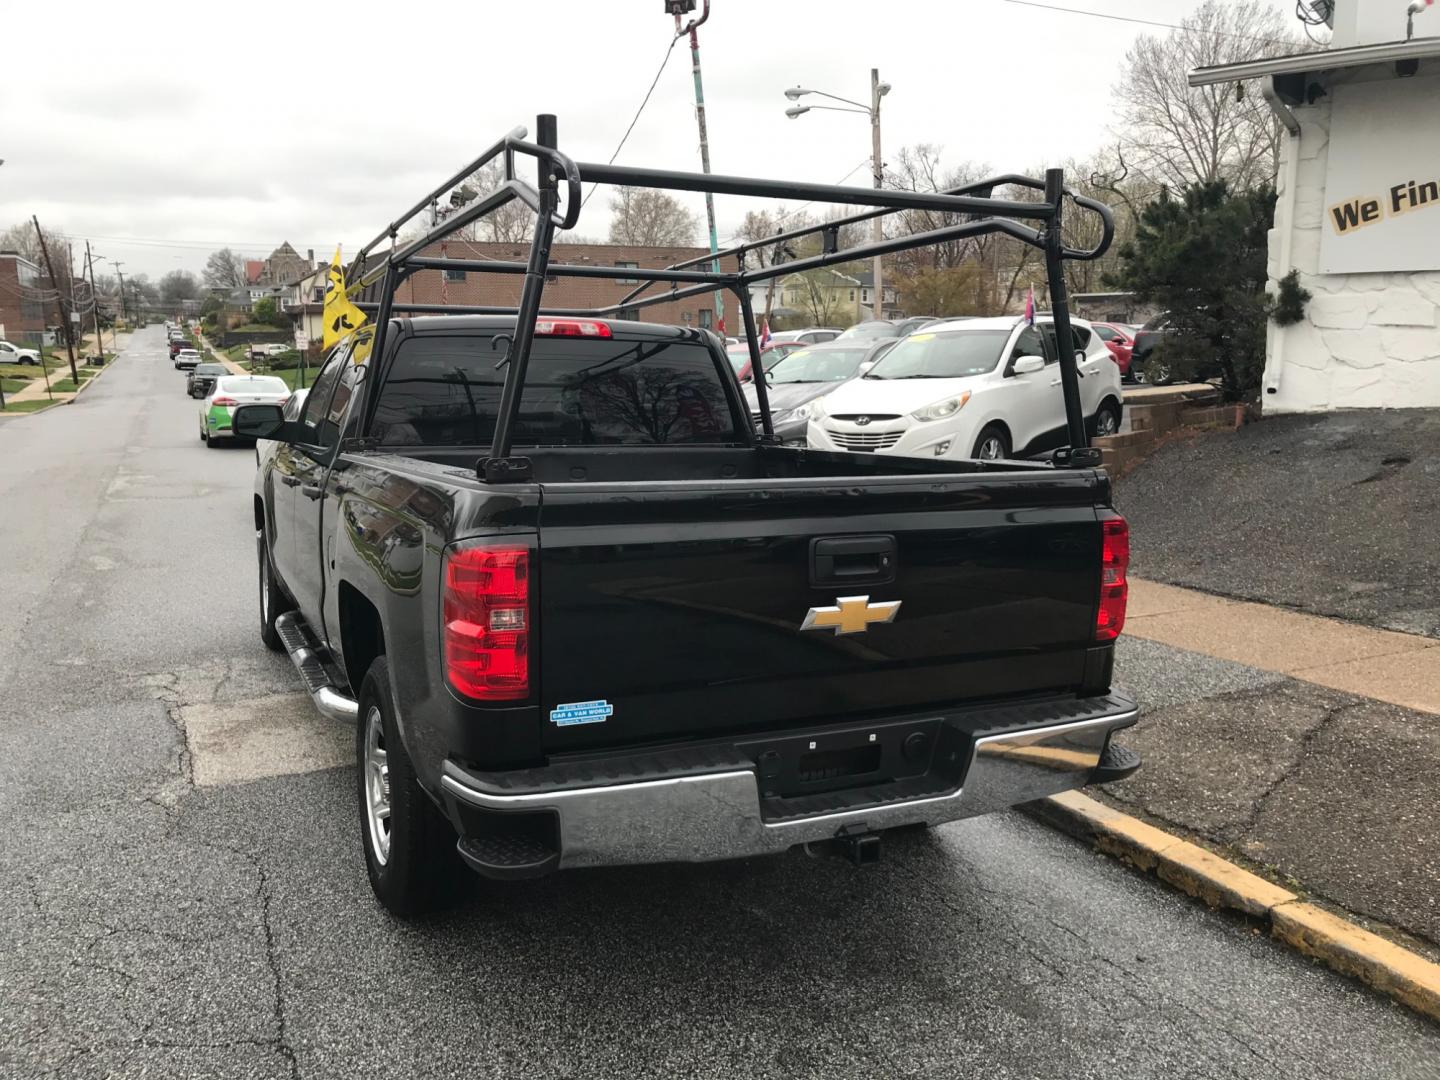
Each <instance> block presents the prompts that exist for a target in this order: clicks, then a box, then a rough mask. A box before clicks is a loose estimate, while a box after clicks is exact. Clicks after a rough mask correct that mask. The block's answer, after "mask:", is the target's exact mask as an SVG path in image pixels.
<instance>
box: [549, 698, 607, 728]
mask: <svg viewBox="0 0 1440 1080" xmlns="http://www.w3.org/2000/svg"><path fill="white" fill-rule="evenodd" d="M614 714H615V707H614V706H613V705H611V704H610V703H609V702H608V701H603V700H602V701H572V702H570V703H569V704H568V705H556V706H555V708H553V709H551V710H550V720H551V722H552V723H554V724H555V725H556V726H558V727H574V726H575V725H576V724H603V723H604V722H605V721H606V720H608V719H610V717H611V716H613V715H614Z"/></svg>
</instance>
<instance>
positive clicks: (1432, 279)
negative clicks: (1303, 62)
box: [1262, 98, 1440, 414]
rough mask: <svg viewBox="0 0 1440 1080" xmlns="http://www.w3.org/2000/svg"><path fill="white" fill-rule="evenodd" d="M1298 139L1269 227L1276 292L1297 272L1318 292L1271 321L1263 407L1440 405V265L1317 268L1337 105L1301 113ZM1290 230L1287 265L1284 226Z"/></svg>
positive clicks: (1290, 143) (1286, 151)
mask: <svg viewBox="0 0 1440 1080" xmlns="http://www.w3.org/2000/svg"><path fill="white" fill-rule="evenodd" d="M1294 111H1295V116H1296V118H1297V119H1298V120H1299V121H1300V124H1301V133H1300V138H1299V139H1298V140H1296V139H1293V138H1290V137H1288V136H1287V137H1285V139H1284V143H1283V149H1282V158H1281V164H1280V188H1281V190H1280V192H1279V199H1278V201H1277V203H1276V208H1275V228H1274V229H1272V230H1271V232H1270V265H1269V273H1270V281H1271V288H1272V289H1273V288H1274V287H1275V283H1276V281H1277V280H1278V279H1279V278H1280V277H1282V276H1284V274H1285V273H1286V272H1287V271H1288V270H1290V269H1292V268H1293V269H1296V270H1298V271H1300V281H1301V284H1303V285H1304V286H1305V288H1307V289H1309V290H1310V292H1311V293H1312V294H1313V299H1312V300H1311V301H1310V303H1309V305H1308V306H1307V310H1306V317H1305V319H1304V320H1303V321H1302V322H1299V323H1297V324H1295V325H1294V326H1288V327H1284V328H1281V327H1278V326H1276V325H1275V324H1274V323H1273V322H1272V323H1271V324H1270V329H1269V335H1268V340H1267V342H1266V365H1265V379H1264V384H1263V385H1264V387H1265V393H1264V395H1263V397H1262V407H1263V408H1264V410H1265V412H1266V413H1267V414H1275V413H1286V412H1322V411H1326V410H1329V409H1340V408H1366V407H1369V408H1374V407H1382V408H1384V407H1390V408H1399V407H1402V406H1403V407H1416V406H1426V407H1432V408H1434V407H1440V329H1437V318H1436V317H1437V307H1440V271H1427V272H1423V273H1394V274H1324V275H1322V274H1320V273H1318V270H1319V259H1320V230H1321V229H1322V228H1324V227H1325V221H1324V214H1325V205H1326V203H1325V169H1326V163H1327V155H1328V152H1329V130H1330V104H1329V100H1328V99H1327V98H1321V99H1320V101H1319V102H1317V103H1316V104H1315V105H1312V106H1308V107H1304V108H1297V109H1295V110H1294ZM1297 142H1298V151H1299V155H1300V157H1299V160H1298V162H1297V163H1296V178H1295V200H1294V205H1293V221H1292V220H1290V218H1291V216H1292V215H1291V205H1290V202H1289V197H1288V196H1289V193H1288V192H1287V191H1285V190H1284V185H1285V179H1286V176H1287V169H1286V164H1287V162H1286V158H1288V156H1289V155H1290V154H1292V153H1295V152H1296V149H1297V146H1296V144H1297ZM1287 228H1293V233H1292V234H1291V250H1290V263H1291V265H1290V266H1289V267H1286V266H1281V265H1280V262H1281V241H1282V231H1283V230H1285V229H1287Z"/></svg>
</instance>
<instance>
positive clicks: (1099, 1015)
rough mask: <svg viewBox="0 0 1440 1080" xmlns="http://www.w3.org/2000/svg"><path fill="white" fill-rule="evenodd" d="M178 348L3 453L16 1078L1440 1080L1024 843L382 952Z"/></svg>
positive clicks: (992, 824)
mask: <svg viewBox="0 0 1440 1080" xmlns="http://www.w3.org/2000/svg"><path fill="white" fill-rule="evenodd" d="M161 337H162V334H161V332H160V331H159V330H158V329H150V330H148V331H145V332H142V334H140V335H139V336H137V338H136V339H135V344H134V345H132V347H131V348H129V349H128V350H127V351H126V353H125V354H124V355H123V356H122V357H121V359H120V360H119V362H118V364H117V366H116V367H115V368H114V369H113V370H112V371H110V372H108V373H107V374H106V375H104V376H103V377H102V379H101V381H100V382H99V383H98V384H97V385H96V386H95V387H94V388H93V389H92V390H90V391H88V392H87V393H86V394H85V395H84V396H82V397H81V398H80V400H79V402H78V403H77V404H75V405H72V406H68V407H64V408H61V409H58V410H55V411H53V412H51V413H48V414H45V413H42V414H38V415H35V416H32V417H29V418H27V419H23V420H6V421H4V422H3V423H0V461H3V462H4V465H3V468H0V508H3V513H0V540H3V551H4V554H5V571H4V576H3V582H4V584H3V589H4V592H3V598H4V601H3V603H0V702H3V704H4V708H3V711H0V820H3V821H4V826H5V827H4V829H3V832H0V902H3V904H4V907H3V910H4V911H5V913H6V918H5V919H4V920H3V923H0V1077H29V1076H39V1075H57V1076H64V1077H92V1076H93V1077H101V1076H138V1075H149V1076H162V1077H170V1076H177V1077H178V1076H194V1077H202V1076H203V1077H296V1076H304V1077H351V1076H359V1075H366V1076H464V1077H466V1078H467V1080H468V1078H472V1077H488V1076H494V1077H522V1076H546V1077H590V1076H593V1077H617V1076H626V1077H630V1076H650V1075H655V1076H661V1075H663V1076H697V1077H710V1076H765V1077H771V1076H773V1077H808V1076H815V1077H830V1078H833V1077H838V1076H934V1077H952V1076H957V1075H983V1076H985V1077H987V1078H1007V1077H1015V1078H1022V1077H1040V1076H1045V1077H1057V1076H1063V1077H1067V1078H1081V1077H1097V1078H1099V1077H1105V1078H1113V1077H1132V1076H1133V1077H1160V1076H1163V1077H1167V1078H1177V1077H1196V1078H1202V1077H1203V1078H1205V1080H1214V1078H1220V1077H1245V1078H1252V1077H1286V1078H1291V1077H1296V1076H1304V1077H1344V1078H1346V1080H1357V1078H1364V1077H1375V1078H1385V1080H1396V1078H1404V1077H1436V1076H1440V1031H1437V1030H1436V1029H1435V1028H1434V1027H1431V1026H1429V1025H1427V1024H1425V1023H1424V1022H1422V1021H1420V1020H1418V1019H1416V1018H1415V1017H1413V1016H1412V1015H1411V1014H1409V1013H1406V1012H1405V1011H1403V1010H1402V1009H1400V1008H1398V1007H1397V1006H1395V1005H1393V1004H1391V1003H1389V1002H1388V1001H1386V1000H1384V999H1382V998H1379V997H1377V996H1375V995H1373V994H1371V993H1370V992H1368V991H1367V990H1365V989H1364V988H1363V987H1360V986H1359V985H1358V984H1355V983H1352V982H1350V981H1347V980H1345V979H1343V978H1340V977H1338V976H1336V975H1333V974H1332V973H1330V972H1329V971H1327V970H1325V969H1322V968H1319V967H1316V966H1314V965H1312V964H1310V963H1309V962H1307V961H1305V960H1303V959H1301V958H1299V957H1297V956H1296V955H1294V954H1292V953H1290V952H1288V951H1286V950H1284V949H1283V948H1281V947H1279V946H1277V945H1275V944H1273V943H1272V942H1271V941H1269V940H1268V939H1267V938H1265V937H1263V936H1261V935H1259V934H1258V933H1256V932H1255V931H1254V930H1252V929H1251V928H1249V927H1247V926H1245V925H1244V924H1243V923H1241V922H1239V921H1234V920H1231V919H1229V918H1227V917H1224V916H1220V915H1216V914H1212V913H1210V912H1207V911H1206V910H1204V909H1203V908H1200V907H1198V906H1197V905H1196V904H1194V903H1193V902H1192V901H1189V900H1187V899H1185V898H1182V897H1179V896H1176V895H1174V894H1172V893H1170V892H1168V891H1166V890H1165V889H1164V888H1162V887H1161V886H1159V885H1156V884H1154V883H1152V882H1150V881H1147V880H1145V879H1143V878H1141V877H1139V876H1137V875H1135V874H1133V873H1131V872H1129V871H1127V870H1125V869H1123V868H1121V867H1119V866H1117V865H1115V864H1114V863H1112V862H1110V861H1109V860H1107V859H1105V858H1103V857H1100V856H1097V855H1095V854H1093V853H1091V852H1090V851H1089V850H1087V849H1086V848H1084V847H1082V846H1080V845H1078V844H1076V843H1074V842H1072V841H1070V840H1069V839H1067V838H1064V837H1061V836H1059V835H1057V834H1054V833H1051V832H1049V831H1047V830H1046V829H1044V828H1043V827H1041V826H1039V825H1037V824H1035V823H1033V822H1031V821H1029V820H1027V819H1025V818H1021V817H1018V816H1014V815H1006V816H1000V817H995V818H989V819H981V820H977V821H972V822H966V823H961V824H956V825H951V826H945V827H942V828H940V829H937V830H934V831H933V833H932V834H930V835H928V836H920V837H910V838H903V839H901V840H896V841H893V842H891V843H889V845H888V850H887V853H886V858H885V859H884V861H882V863H881V864H880V865H879V866H876V867H873V868H867V869H866V870H864V871H856V870H854V869H852V868H850V867H848V866H846V865H845V864H842V863H840V862H838V861H834V860H829V859H811V858H809V857H807V856H805V855H804V854H803V853H799V852H796V853H792V854H790V855H786V856H782V857H777V858H772V859H765V860H755V861H749V862H744V863H739V864H727V865H716V866H696V867H690V866H682V867H659V868H656V867H650V868H637V869H624V870H614V871H594V872H588V873H571V874H567V875H561V876H557V877H553V878H549V879H546V880H543V881H539V882H532V883H525V884H520V885H510V886H505V887H491V886H486V885H483V884H482V883H480V882H479V881H476V882H474V884H473V888H472V889H471V891H470V893H469V894H468V895H467V897H466V898H465V899H464V901H463V902H462V903H461V904H460V906H458V907H457V908H456V909H455V910H454V911H452V912H450V913H448V914H446V915H445V916H443V917H439V918H436V919H433V920H431V921H428V922H423V923H418V924H413V925H401V924H398V923H395V922H393V921H391V920H390V919H389V918H388V917H387V916H385V915H384V913H383V912H381V911H380V910H379V908H378V907H377V906H376V905H375V904H374V902H373V901H372V900H371V897H370V895H369V891H368V887H367V885H366V882H365V875H364V870H363V866H362V863H361V859H360V854H359V847H358V844H359V840H358V836H357V829H358V824H357V821H356V812H355V806H354V803H355V797H354V793H353V771H352V769H351V768H350V767H349V766H348V765H345V764H337V763H338V762H343V761H344V760H345V758H346V754H347V748H348V745H349V740H350V735H349V733H346V732H338V731H335V730H334V729H333V726H331V727H327V726H326V724H325V722H323V721H320V720H319V718H317V717H315V716H314V715H313V713H312V712H309V711H307V710H306V709H304V708H302V707H300V706H303V704H304V699H303V698H299V697H297V696H296V695H297V692H298V690H299V682H298V680H297V679H296V677H295V676H294V675H293V673H292V672H291V671H290V669H289V667H288V664H287V663H286V662H285V661H284V660H283V659H279V658H276V657H274V656H273V655H272V654H270V653H268V652H266V651H265V649H264V648H263V646H262V645H261V644H260V642H259V639H258V631H257V618H256V611H255V603H256V601H255V576H254V575H255V569H254V546H253V533H252V527H251V516H250V509H249V490H250V483H251V476H252V472H253V460H254V459H253V454H252V452H251V451H250V449H249V448H238V449H233V450H232V449H227V450H208V449H206V448H205V447H204V446H202V444H201V443H200V442H199V440H198V438H197V433H198V420H197V408H196V405H195V403H194V402H192V401H190V400H189V399H188V398H186V397H184V395H183V393H182V390H181V386H180V381H181V376H179V375H178V374H176V373H175V372H174V371H173V370H172V369H171V367H170V365H169V363H168V361H166V360H165V359H164V358H163V355H162V347H161ZM1133 655H1135V656H1139V657H1141V658H1142V659H1143V658H1144V657H1145V656H1152V657H1153V653H1149V652H1146V653H1137V654H1133ZM1162 659H1165V660H1166V662H1165V663H1163V664H1157V669H1162V670H1163V674H1162V670H1157V671H1148V670H1147V671H1137V672H1135V673H1134V675H1133V676H1132V678H1134V679H1135V680H1136V681H1137V682H1138V683H1141V684H1146V683H1147V680H1148V681H1149V682H1153V683H1156V684H1157V685H1158V684H1160V683H1163V684H1164V686H1166V687H1168V688H1169V693H1170V694H1171V695H1172V696H1173V695H1182V694H1184V693H1185V692H1186V690H1185V688H1186V687H1188V686H1194V687H1195V688H1196V689H1197V692H1198V691H1199V690H1201V689H1204V690H1207V691H1208V690H1209V689H1212V688H1213V687H1214V686H1215V685H1217V683H1218V684H1224V683H1225V682H1226V681H1227V680H1233V679H1244V678H1247V677H1248V676H1244V675H1237V674H1235V673H1230V672H1227V671H1225V670H1220V669H1215V668H1213V665H1212V666H1210V667H1204V666H1202V667H1199V668H1195V669H1193V670H1192V669H1189V668H1186V667H1185V661H1184V659H1183V657H1182V656H1181V654H1176V657H1172V658H1162Z"/></svg>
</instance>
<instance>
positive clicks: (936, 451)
mask: <svg viewBox="0 0 1440 1080" xmlns="http://www.w3.org/2000/svg"><path fill="white" fill-rule="evenodd" d="M1071 329H1072V332H1073V334H1074V338H1075V349H1076V360H1077V366H1078V370H1079V374H1080V398H1081V402H1082V405H1083V408H1084V412H1085V416H1086V419H1087V423H1088V425H1089V427H1090V430H1091V433H1092V434H1096V435H1110V434H1114V433H1115V432H1116V431H1117V430H1118V429H1119V425H1120V418H1121V409H1122V401H1123V397H1122V394H1121V390H1120V369H1119V368H1117V367H1116V366H1115V364H1114V363H1113V362H1111V360H1110V352H1109V350H1108V349H1107V348H1106V346H1105V343H1104V342H1103V341H1102V340H1101V339H1100V338H1099V337H1097V336H1096V335H1095V334H1094V333H1092V332H1091V330H1090V326H1089V324H1088V323H1085V322H1082V321H1080V320H1078V319H1076V320H1072V322H1071ZM1058 360H1059V355H1058V351H1057V349H1056V344H1055V330H1054V324H1053V323H1052V322H1051V321H1050V320H1049V319H1040V320H1037V321H1036V323H1035V325H1033V326H1032V325H1029V324H1028V323H1027V322H1026V321H1025V320H1023V319H1015V318H1013V317H1004V318H988V319H966V320H957V321H946V322H938V323H935V324H933V325H931V326H929V327H926V329H925V332H924V333H921V334H915V335H911V336H910V337H907V338H902V339H900V341H898V342H896V344H895V347H894V348H893V349H891V350H890V351H889V352H888V353H887V354H886V355H885V356H884V357H883V358H881V359H880V360H879V361H878V362H877V363H876V364H875V366H874V367H872V368H871V369H870V370H869V371H867V372H866V373H865V374H864V375H862V376H861V377H860V378H858V379H855V380H854V381H853V382H850V383H848V384H846V385H845V386H842V387H840V388H839V389H837V390H836V391H835V392H834V393H833V394H830V395H827V396H826V398H825V399H824V400H823V401H822V402H818V403H815V404H812V405H811V409H810V425H809V429H808V433H807V437H808V442H809V445H810V447H811V448H812V449H818V450H850V451H855V450H860V451H869V452H875V453H884V454H896V455H902V456H913V457H925V458H947V459H948V458H980V459H998V458H1010V457H1012V456H1013V457H1026V456H1030V455H1034V454H1038V453H1041V452H1043V451H1046V450H1053V449H1055V448H1057V447H1059V446H1063V445H1065V443H1066V441H1067V438H1066V424H1065V405H1064V399H1063V397H1062V394H1061V389H1060V370H1059V368H1058V366H1057V362H1058Z"/></svg>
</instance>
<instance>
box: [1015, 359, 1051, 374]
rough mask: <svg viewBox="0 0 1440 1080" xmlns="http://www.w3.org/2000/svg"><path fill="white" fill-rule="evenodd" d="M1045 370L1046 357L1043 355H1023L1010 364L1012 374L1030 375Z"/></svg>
mask: <svg viewBox="0 0 1440 1080" xmlns="http://www.w3.org/2000/svg"><path fill="white" fill-rule="evenodd" d="M1044 370H1045V358H1044V357H1043V356H1022V357H1020V358H1019V359H1018V360H1016V361H1015V363H1013V364H1011V365H1010V373H1011V374H1012V375H1029V374H1031V373H1033V372H1036V371H1044Z"/></svg>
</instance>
